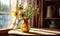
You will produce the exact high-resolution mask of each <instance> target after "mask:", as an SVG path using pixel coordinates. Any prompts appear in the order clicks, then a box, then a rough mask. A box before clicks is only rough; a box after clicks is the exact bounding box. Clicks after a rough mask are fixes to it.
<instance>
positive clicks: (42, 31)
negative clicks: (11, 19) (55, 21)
mask: <svg viewBox="0 0 60 36" xmlns="http://www.w3.org/2000/svg"><path fill="white" fill-rule="evenodd" d="M29 32H30V33H23V32H22V31H21V29H17V30H11V31H9V32H8V33H9V34H11V33H14V34H23V35H37V34H40V35H41V34H42V35H58V34H60V32H59V33H58V31H52V30H47V29H37V28H31V30H30V31H29ZM31 33H32V34H31ZM34 33H37V34H34Z"/></svg>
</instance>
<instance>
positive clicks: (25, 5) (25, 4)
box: [24, 1, 27, 9]
mask: <svg viewBox="0 0 60 36" xmlns="http://www.w3.org/2000/svg"><path fill="white" fill-rule="evenodd" d="M26 7H27V1H25V3H24V9H25V8H26Z"/></svg>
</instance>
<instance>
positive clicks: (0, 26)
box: [0, 20, 4, 28]
mask: <svg viewBox="0 0 60 36" xmlns="http://www.w3.org/2000/svg"><path fill="white" fill-rule="evenodd" d="M3 24H4V20H0V28H3V27H4V26H3Z"/></svg>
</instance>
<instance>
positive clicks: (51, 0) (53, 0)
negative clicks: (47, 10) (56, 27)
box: [45, 0, 60, 2]
mask: <svg viewBox="0 0 60 36" xmlns="http://www.w3.org/2000/svg"><path fill="white" fill-rule="evenodd" d="M45 1H47V2H56V1H60V0H45Z"/></svg>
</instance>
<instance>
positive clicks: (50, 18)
mask: <svg viewBox="0 0 60 36" xmlns="http://www.w3.org/2000/svg"><path fill="white" fill-rule="evenodd" d="M44 19H52V20H55V19H56V20H60V18H44Z"/></svg>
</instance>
